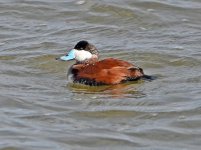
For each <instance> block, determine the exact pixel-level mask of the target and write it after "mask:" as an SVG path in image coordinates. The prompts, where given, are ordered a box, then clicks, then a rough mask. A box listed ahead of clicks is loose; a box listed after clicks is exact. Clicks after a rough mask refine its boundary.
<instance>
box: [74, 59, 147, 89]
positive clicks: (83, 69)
mask: <svg viewBox="0 0 201 150" xmlns="http://www.w3.org/2000/svg"><path fill="white" fill-rule="evenodd" d="M72 73H73V74H74V81H75V82H79V83H83V84H87V85H111V84H118V83H121V82H124V81H128V80H129V81H131V80H137V79H139V78H140V77H142V76H143V75H144V73H143V71H142V69H141V68H138V67H136V66H135V65H133V64H131V63H129V62H126V61H123V60H119V59H114V58H108V59H104V60H101V61H98V62H95V63H94V64H77V65H74V66H73V69H72Z"/></svg>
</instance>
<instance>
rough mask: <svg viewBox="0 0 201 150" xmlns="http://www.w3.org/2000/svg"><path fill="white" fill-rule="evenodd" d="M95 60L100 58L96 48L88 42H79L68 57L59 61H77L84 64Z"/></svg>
mask: <svg viewBox="0 0 201 150" xmlns="http://www.w3.org/2000/svg"><path fill="white" fill-rule="evenodd" d="M94 58H98V50H97V49H96V47H95V46H94V45H92V44H90V43H89V42H87V41H79V42H78V43H77V44H76V45H75V47H74V48H73V49H72V50H70V51H69V52H68V54H67V55H65V56H61V57H60V58H59V59H60V60H63V61H69V60H74V59H75V60H76V61H77V62H84V61H85V60H90V59H94Z"/></svg>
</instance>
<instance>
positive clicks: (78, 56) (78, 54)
mask: <svg viewBox="0 0 201 150" xmlns="http://www.w3.org/2000/svg"><path fill="white" fill-rule="evenodd" d="M90 58H92V54H91V53H90V52H88V51H85V50H75V60H77V61H85V60H87V59H90Z"/></svg>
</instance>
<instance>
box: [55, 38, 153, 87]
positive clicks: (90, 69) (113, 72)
mask: <svg viewBox="0 0 201 150" xmlns="http://www.w3.org/2000/svg"><path fill="white" fill-rule="evenodd" d="M98 56H99V54H98V50H97V48H96V47H95V46H94V45H92V44H90V43H89V42H87V41H80V42H78V43H77V44H76V45H75V47H74V48H73V49H72V50H70V52H69V53H68V54H67V55H65V56H62V57H60V58H59V59H60V60H63V61H70V60H76V63H75V64H74V65H72V66H71V68H70V69H69V71H68V76H70V77H71V78H72V80H73V82H74V83H81V84H85V85H90V86H98V85H114V84H120V83H124V82H126V81H136V80H139V79H141V78H146V79H151V76H148V75H145V74H144V72H143V69H142V68H139V67H137V66H135V65H133V64H131V63H129V62H127V61H124V60H120V59H115V58H106V59H103V60H100V61H99V60H98Z"/></svg>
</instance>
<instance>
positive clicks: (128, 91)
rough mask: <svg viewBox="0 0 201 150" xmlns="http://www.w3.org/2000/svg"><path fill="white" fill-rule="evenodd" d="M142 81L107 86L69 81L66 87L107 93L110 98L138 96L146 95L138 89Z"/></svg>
mask: <svg viewBox="0 0 201 150" xmlns="http://www.w3.org/2000/svg"><path fill="white" fill-rule="evenodd" d="M143 83H144V81H143V80H139V81H133V82H128V83H123V84H117V85H109V86H87V85H82V84H77V83H76V84H74V83H69V84H68V85H67V87H68V88H69V89H70V90H72V92H74V93H84V94H99V95H104V96H106V95H107V97H111V98H126V97H127V98H128V97H133V98H140V97H145V96H146V95H145V94H144V93H143V92H142V91H139V90H138V88H139V87H140V84H143Z"/></svg>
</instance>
